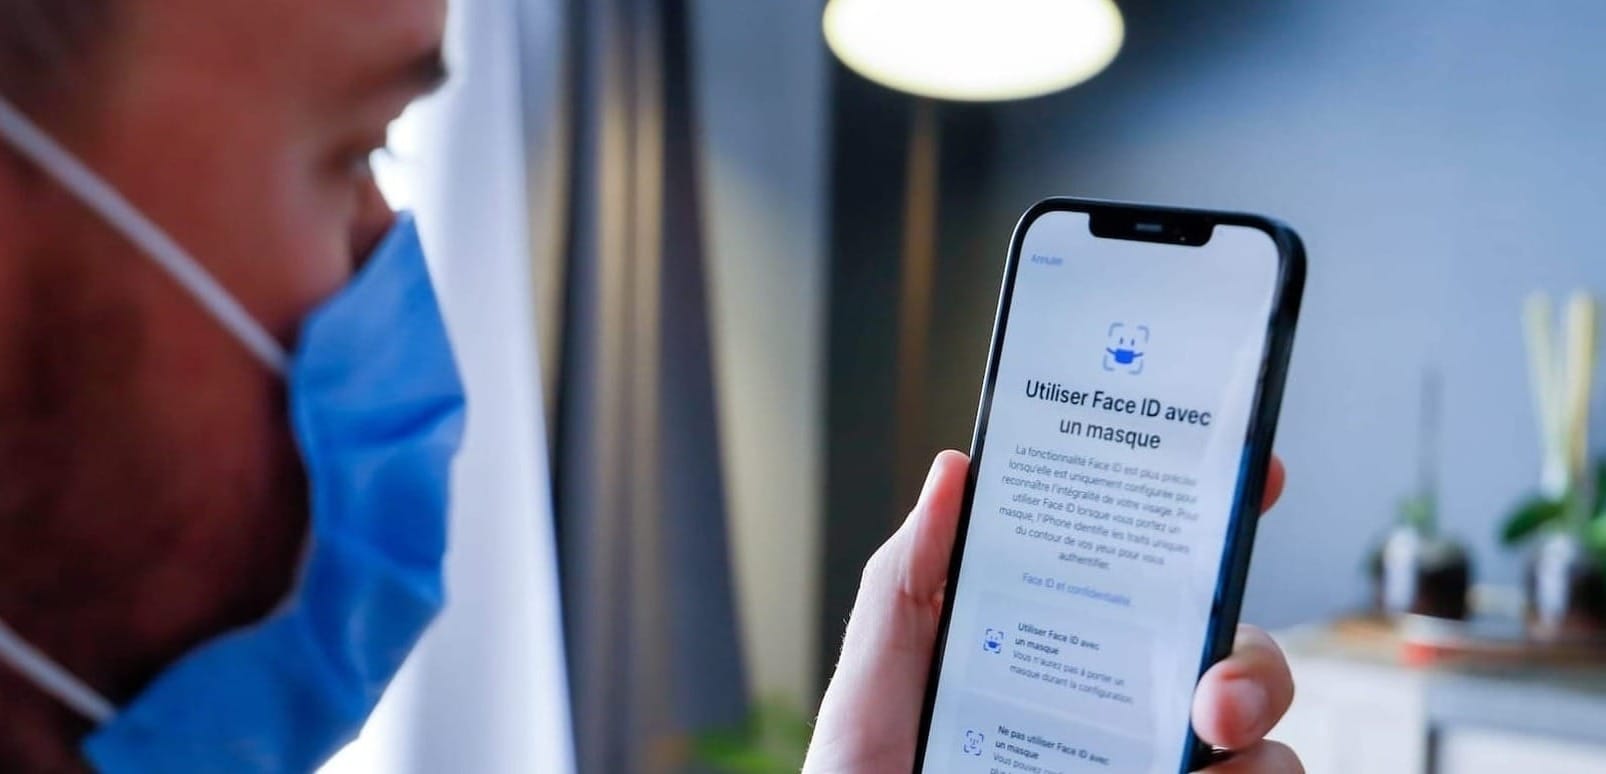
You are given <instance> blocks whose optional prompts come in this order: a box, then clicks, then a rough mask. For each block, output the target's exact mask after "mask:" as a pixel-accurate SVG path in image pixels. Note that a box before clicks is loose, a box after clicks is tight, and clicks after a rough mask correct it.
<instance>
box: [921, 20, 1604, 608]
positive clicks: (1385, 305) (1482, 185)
mask: <svg viewBox="0 0 1606 774" xmlns="http://www.w3.org/2000/svg"><path fill="white" fill-rule="evenodd" d="M1122 8H1123V10H1125V11H1126V13H1127V16H1128V21H1129V39H1128V44H1127V47H1126V49H1125V50H1124V51H1123V52H1122V54H1121V58H1120V59H1118V60H1117V63H1116V65H1115V66H1114V67H1112V68H1111V70H1110V71H1108V72H1107V73H1106V74H1104V75H1102V76H1100V77H1099V78H1097V79H1095V80H1094V81H1092V82H1090V83H1088V84H1085V85H1083V86H1081V87H1078V88H1076V89H1073V90H1071V91H1070V92H1067V93H1064V94H1062V95H1058V96H1054V97H1049V98H1045V99H1041V100H1035V101H1030V102H1024V103H1016V104H1011V105H1006V106H1001V107H999V108H997V109H995V110H994V119H995V123H994V129H995V131H996V137H995V140H994V143H993V150H992V152H993V153H994V154H995V155H996V164H995V165H993V171H992V174H991V183H990V185H988V186H987V187H986V193H985V194H984V195H982V196H981V197H979V201H978V202H977V208H978V209H977V210H976V211H975V212H974V213H967V214H962V215H959V216H956V218H958V219H959V220H960V221H961V222H963V223H964V224H965V225H964V228H965V233H963V234H958V235H952V229H951V228H950V229H948V230H947V231H948V233H950V234H951V235H952V236H951V238H950V240H949V242H948V244H949V250H950V251H959V252H960V253H961V255H960V256H957V257H956V256H953V255H950V257H949V258H947V259H946V260H947V262H948V263H949V264H950V268H949V269H948V270H947V271H948V274H947V276H948V281H949V284H950V290H949V291H948V293H949V295H950V297H951V301H952V303H950V304H948V305H947V306H946V309H948V310H949V312H950V313H951V314H952V315H953V319H952V320H950V321H949V322H947V323H946V324H947V325H948V326H949V327H950V329H951V330H952V331H953V332H954V333H953V335H952V336H951V337H950V340H951V341H952V343H953V345H954V346H955V348H956V349H955V351H956V352H958V353H962V354H972V353H973V355H974V356H973V357H956V358H954V359H953V360H952V364H951V365H948V364H944V363H939V364H938V365H937V368H938V369H946V379H945V381H944V386H943V387H942V390H943V393H944V394H943V396H942V398H941V399H942V400H943V401H945V403H944V405H946V406H947V407H949V409H950V410H951V411H954V412H959V413H961V414H967V413H968V412H969V411H970V410H971V409H969V407H970V406H973V405H974V404H973V403H972V401H973V400H974V396H975V394H976V392H975V389H976V385H977V383H978V380H979V363H980V362H981V355H982V353H983V352H984V347H985V341H986V331H987V326H988V323H989V320H990V317H991V313H992V305H993V302H994V295H993V294H994V292H995V288H996V282H997V271H998V266H999V263H998V262H999V261H1000V259H1001V257H1002V251H1003V248H1004V247H1005V240H1006V238H1007V236H1008V233H1009V230H1010V228H1011V227H1012V226H1013V224H1014V221H1015V219H1016V218H1017V217H1018V215H1019V213H1020V212H1021V211H1023V210H1024V209H1025V208H1026V206H1027V205H1029V204H1030V203H1031V202H1032V201H1033V200H1035V199H1038V198H1040V197H1042V196H1045V195H1049V194H1073V195H1083V196H1094V197H1108V198H1122V199H1136V200H1144V201H1157V202H1165V203H1174V204H1186V205H1195V206H1208V207H1222V208H1234V209H1246V210H1253V211H1260V212H1266V213H1269V214H1273V215H1275V216H1277V217H1280V218H1282V219H1284V220H1286V221H1287V222H1288V223H1290V224H1291V225H1293V226H1294V227H1295V229H1297V230H1298V231H1300V232H1301V234H1302V235H1303V236H1304V238H1305V242H1306V247H1307V249H1308V251H1309V254H1310V278H1309V285H1308V289H1307V292H1306V297H1305V311H1304V315H1303V318H1302V321H1301V326H1300V331H1299V334H1298V342H1297V345H1296V349H1295V353H1294V361H1293V371H1292V375H1291V378H1290V380H1289V385H1288V398H1287V402H1286V404H1285V408H1284V412H1283V420H1282V424H1281V428H1280V433H1279V438H1278V448H1279V451H1280V453H1281V454H1282V455H1283V457H1284V458H1285V459H1286V460H1287V462H1288V467H1289V470H1290V482H1289V485H1288V490H1287V494H1286V495H1285V496H1284V498H1283V502H1282V504H1281V505H1280V506H1279V507H1278V509H1277V511H1276V514H1275V516H1274V517H1273V518H1271V519H1270V520H1269V521H1268V522H1267V523H1266V525H1265V526H1264V528H1263V529H1262V530H1261V533H1260V535H1261V537H1260V541H1259V546H1258V547H1257V550H1256V553H1255V567H1254V570H1253V572H1252V573H1251V576H1250V577H1251V582H1250V594H1249V599H1248V602H1247V607H1246V611H1245V617H1246V618H1248V619H1252V620H1255V621H1257V622H1260V623H1264V624H1271V625H1282V624H1287V623H1290V622H1294V621H1299V620H1307V619H1312V618H1316V617H1319V616H1322V615H1324V614H1328V613H1332V612H1335V611H1338V610H1340V609H1343V608H1344V607H1346V606H1347V605H1350V604H1353V603H1354V602H1356V601H1358V600H1359V599H1360V598H1361V597H1362V590H1363V588H1364V586H1363V578H1362V575H1361V573H1360V564H1361V557H1362V555H1363V552H1364V551H1365V549H1366V547H1367V546H1368V545H1369V543H1370V541H1371V540H1372V539H1373V538H1374V537H1375V536H1376V535H1377V534H1378V533H1379V532H1380V531H1381V530H1382V529H1383V528H1384V526H1385V524H1386V523H1387V522H1388V520H1389V519H1390V518H1391V515H1392V513H1393V511H1394V507H1395V504H1396V502H1397V500H1398V499H1399V498H1400V497H1401V496H1402V495H1403V494H1405V493H1406V491H1407V490H1408V488H1409V487H1410V486H1411V485H1412V484H1413V482H1414V480H1415V473H1414V469H1415V462H1414V460H1415V455H1416V453H1417V443H1418V439H1417V438H1416V435H1415V430H1414V429H1415V428H1416V427H1417V423H1418V413H1419V412H1418V392H1417V390H1418V383H1419V378H1420V374H1421V369H1422V368H1423V366H1425V365H1429V364H1434V365H1437V366H1439V367H1441V368H1442V369H1443V373H1444V376H1445V399H1444V414H1443V422H1444V434H1443V443H1442V447H1443V452H1444V453H1443V466H1442V481H1443V483H1444V486H1443V492H1442V504H1443V507H1444V516H1445V520H1446V521H1447V522H1448V526H1449V527H1450V529H1452V530H1454V531H1456V532H1459V533H1461V534H1462V535H1464V536H1466V537H1467V538H1469V539H1470V542H1471V543H1472V545H1473V548H1474V552H1475V561H1476V562H1477V565H1478V566H1477V572H1478V576H1479V578H1480V579H1483V580H1494V581H1503V582H1513V581H1515V580H1517V579H1518V577H1519V573H1520V567H1521V561H1520V559H1519V558H1516V557H1513V556H1511V555H1509V554H1507V553H1505V552H1503V551H1502V550H1500V549H1499V547H1498V546H1497V544H1496V542H1495V539H1494V533H1495V531H1496V529H1497V527H1498V525H1499V523H1500V521H1501V519H1502V518H1503V515H1504V513H1505V511H1506V510H1507V508H1508V507H1509V506H1510V505H1511V504H1512V503H1513V502H1514V501H1515V500H1516V499H1517V498H1518V497H1519V496H1520V495H1521V494H1523V493H1524V492H1525V491H1526V490H1528V489H1529V488H1530V487H1531V486H1532V485H1533V484H1534V482H1535V480H1536V476H1537V467H1538V463H1537V446H1538V442H1537V438H1536V433H1535V430H1534V426H1533V421H1532V419H1531V416H1532V412H1531V408H1530V398H1529V393H1528V388H1527V378H1526V367H1525V360H1524V357H1525V354H1524V350H1523V343H1522V338H1521V329H1520V325H1519V319H1518V310H1519V304H1520V302H1521V298H1522V296H1523V295H1524V294H1525V293H1526V292H1528V291H1529V290H1531V289H1534V288H1546V289H1550V290H1552V291H1559V290H1562V289H1565V288H1569V287H1572V286H1576V285H1588V286H1591V287H1593V288H1594V289H1596V290H1597V291H1606V258H1603V257H1602V255H1601V253H1602V252H1603V250H1602V244H1601V240H1600V239H1599V232H1600V229H1601V228H1602V225H1601V224H1602V219H1601V212H1602V209H1603V206H1606V89H1603V88H1602V85H1603V75H1606V46H1603V45H1602V42H1603V40H1606V4H1600V3H1590V2H1570V3H1561V2H1535V3H1511V2H1497V1H1495V0H1476V2H1466V3H1456V4H1445V3H1442V2H1429V1H1428V0H1354V1H1353V2H1346V3H1299V2H1283V3H1277V4H1271V3H1248V2H1242V1H1241V0H1240V1H1229V2H1224V3H1220V4H1190V3H1142V2H1124V3H1122ZM946 216H947V213H945V217H946ZM978 232H979V233H984V234H985V235H986V239H985V242H984V243H982V244H978V239H977V237H976V236H975V235H976V234H977V233H978ZM956 264H957V265H956ZM966 284H968V285H969V287H968V288H966V287H965V285H966ZM954 287H959V288H960V290H957V291H956V290H954V289H953V288H954ZM1600 393H1601V390H1598V389H1597V390H1596V395H1597V401H1596V404H1597V406H1599V405H1600V404H1601V401H1600V400H1599V399H1598V396H1599V395H1600ZM1600 413H1602V412H1600V411H1597V416H1599V414H1600ZM968 423H969V416H968V415H966V416H964V417H963V420H962V421H961V422H958V423H956V427H968ZM1593 424H1594V427H1595V429H1596V433H1595V435H1596V437H1597V438H1599V437H1601V432H1602V431H1603V430H1606V422H1602V421H1600V419H1597V420H1596V421H1595V422H1594V423H1593ZM950 435H958V438H957V439H956V440H952V441H951V442H955V443H957V442H962V440H963V438H964V436H963V435H960V434H958V433H950ZM1595 446H1596V447H1597V448H1600V447H1601V446H1602V444H1599V443H1597V444H1595Z"/></svg>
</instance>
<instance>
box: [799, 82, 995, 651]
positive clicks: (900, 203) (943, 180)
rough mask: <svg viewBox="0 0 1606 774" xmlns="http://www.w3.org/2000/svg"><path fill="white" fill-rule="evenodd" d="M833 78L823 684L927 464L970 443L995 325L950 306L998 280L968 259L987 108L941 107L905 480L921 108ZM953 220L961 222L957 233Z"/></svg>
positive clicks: (987, 135)
mask: <svg viewBox="0 0 1606 774" xmlns="http://www.w3.org/2000/svg"><path fill="white" fill-rule="evenodd" d="M832 78H833V85H834V89H835V93H834V98H833V111H834V112H833V116H832V121H831V127H832V143H833V152H832V159H831V181H830V189H829V190H830V197H831V199H830V209H829V212H830V236H829V245H830V256H831V258H830V278H829V290H830V304H829V309H828V316H829V320H828V326H829V330H828V334H827V335H828V339H827V347H828V351H827V367H828V374H827V383H826V496H825V520H826V523H825V572H824V576H823V579H824V588H823V595H824V596H823V603H822V605H821V612H822V620H821V626H820V637H821V640H820V658H821V667H822V668H821V671H820V674H821V676H822V679H824V678H828V677H829V676H830V674H831V672H832V670H833V669H834V667H835V664H836V657H837V652H838V650H839V649H840V647H841V642H842V633H843V628H844V624H845V623H846V621H847V617H848V614H849V612H850V611H851V610H852V608H853V599H854V595H855V594H856V592H857V590H858V585H859V577H860V573H861V570H862V569H863V567H864V563H865V561H866V560H867V559H868V558H869V556H870V554H871V553H872V552H874V550H875V549H876V547H877V546H879V545H880V544H881V542H882V541H883V540H885V539H886V537H887V535H889V534H891V532H892V530H893V529H895V528H896V526H897V525H898V523H899V522H901V521H902V519H903V517H904V515H905V514H906V513H907V512H908V509H909V507H910V505H912V504H913V503H914V500H915V497H916V495H917V494H918V490H919V487H920V483H921V480H922V479H923V473H924V464H925V462H926V461H928V460H929V459H930V458H931V456H932V455H934V454H935V453H936V452H937V451H938V450H939V449H942V448H947V447H957V448H961V449H962V448H965V447H966V445H967V443H968V440H969V437H970V436H969V433H970V424H971V420H972V419H973V418H974V406H975V403H974V402H975V396H976V394H977V393H976V390H977V389H978V387H977V386H978V385H979V384H980V378H981V368H982V365H983V364H984V361H985V358H986V341H987V334H988V331H989V329H990V328H989V326H988V324H987V321H986V320H982V321H981V322H980V323H977V322H976V321H974V320H970V319H955V317H954V316H953V315H952V314H951V313H950V309H949V306H950V304H951V303H952V302H953V301H954V300H955V299H957V298H963V297H966V296H968V294H970V293H971V292H972V291H973V288H974V286H975V285H976V284H978V283H983V284H986V283H991V284H992V285H993V286H996V281H997V280H996V277H994V278H984V279H977V276H978V272H976V271H974V270H973V266H974V261H973V260H971V259H970V258H969V256H970V254H971V253H973V252H974V250H975V249H976V245H978V244H989V243H990V241H989V239H988V238H987V237H988V236H989V235H988V234H985V233H983V234H973V233H972V232H973V231H976V230H977V221H976V219H974V218H971V217H969V216H968V215H965V213H969V212H971V211H973V210H974V209H976V207H975V206H974V203H975V201H976V200H977V199H978V198H979V197H981V196H982V195H983V194H982V191H981V190H980V189H981V188H982V185H981V183H982V182H983V181H984V173H985V170H986V169H987V164H988V160H989V158H990V150H989V148H990V142H991V119H990V116H989V114H988V112H987V110H986V108H982V107H974V106H956V105H952V104H944V103H938V104H934V105H931V108H932V109H933V110H934V112H935V119H936V122H937V124H938V127H937V129H936V131H934V132H932V133H931V134H932V135H933V136H934V137H935V138H936V139H937V141H938V142H939V143H940V147H939V149H938V158H939V163H938V184H937V189H938V206H937V216H936V234H935V239H936V251H935V259H936V260H935V266H934V267H933V268H934V274H933V275H932V276H931V278H930V279H931V286H930V289H929V290H930V297H929V298H928V299H927V303H926V304H925V306H927V308H928V309H929V313H927V314H926V315H924V316H925V317H926V318H927V319H928V323H927V330H926V332H927V333H928V334H929V335H928V338H927V341H928V342H929V345H928V346H927V347H926V348H925V353H924V356H923V357H922V358H921V363H920V364H919V367H920V369H921V373H919V374H918V375H917V378H918V379H919V380H920V381H921V382H923V385H924V386H923V388H922V390H921V392H920V395H919V396H918V397H919V401H918V405H917V406H916V407H915V408H916V409H917V411H918V414H919V416H917V417H914V420H915V422H916V424H917V427H916V428H915V429H914V431H913V432H911V433H910V434H909V435H908V437H907V438H906V441H905V442H906V443H907V444H908V448H909V449H910V452H909V453H910V454H911V455H912V456H913V457H914V458H915V459H917V460H919V461H918V462H917V463H916V465H917V466H920V467H921V471H920V475H914V476H906V477H905V478H907V479H908V480H900V472H899V466H900V461H899V458H898V453H899V443H898V441H899V435H898V433H899V427H898V422H899V418H900V414H901V413H902V412H901V411H900V408H901V407H900V406H899V404H898V400H897V385H898V358H899V355H900V352H901V351H902V342H900V341H899V333H898V324H899V313H900V309H899V288H900V282H901V279H902V278H901V276H900V264H901V260H900V258H901V255H902V252H903V250H904V248H905V242H906V239H907V238H906V236H905V234H904V230H905V229H904V226H905V224H904V217H905V213H906V203H907V199H908V197H907V196H906V193H907V192H906V181H907V180H908V179H909V177H908V171H909V170H908V166H907V162H908V159H909V150H910V138H911V130H912V117H913V115H914V113H913V109H914V106H915V104H916V103H915V102H914V99H913V98H912V97H909V96H906V95H902V94H898V93H895V92H892V91H889V90H887V89H884V88H882V87H879V86H876V85H874V84H871V83H869V82H868V81H866V80H864V79H863V78H860V77H859V76H857V75H854V74H853V73H851V72H849V71H847V70H846V69H845V68H843V67H842V66H841V65H838V64H833V72H832ZM952 213H961V216H960V217H959V218H957V219H955V220H954V222H949V221H950V217H951V215H952ZM1008 235H1009V232H1008V229H1007V227H1006V228H1005V229H1004V230H1003V231H1001V232H1000V233H998V234H996V235H992V236H995V237H996V242H997V244H998V245H999V246H1000V247H999V249H1002V245H1004V243H1005V242H1006V241H1007V239H1008ZM956 256H958V257H956ZM980 274H985V272H980ZM978 336H979V337H980V338H979V342H980V343H977V337H978Z"/></svg>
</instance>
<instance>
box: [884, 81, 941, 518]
mask: <svg viewBox="0 0 1606 774" xmlns="http://www.w3.org/2000/svg"><path fill="white" fill-rule="evenodd" d="M936 112H937V110H936V103H935V101H934V100H931V99H928V98H925V97H916V98H915V99H914V102H913V105H912V107H911V110H910V131H909V152H908V157H907V159H906V161H905V168H904V205H903V245H902V255H901V257H900V261H899V277H898V374H897V384H896V392H895V399H896V400H897V407H896V409H895V410H896V425H897V440H896V444H897V446H896V450H895V454H896V457H895V459H896V463H895V464H896V465H897V472H896V475H897V478H896V481H897V487H898V490H897V496H898V502H913V497H914V496H915V495H916V494H917V493H918V492H919V491H920V486H921V483H922V481H923V480H924V478H925V474H924V471H925V468H926V462H927V461H926V459H925V457H926V452H927V449H926V445H927V442H928V440H929V439H928V434H927V432H926V429H927V421H926V391H927V384H926V382H927V379H926V375H927V373H928V371H929V366H930V356H931V352H930V350H931V307H932V290H933V286H934V284H935V275H936V265H937V207H938V199H939V189H938V185H939V183H938V180H939V175H938V167H939V161H940V158H939V157H940V155H941V136H940V134H939V127H938V125H937V115H936ZM893 518H895V519H896V518H898V516H897V514H896V512H894V514H893Z"/></svg>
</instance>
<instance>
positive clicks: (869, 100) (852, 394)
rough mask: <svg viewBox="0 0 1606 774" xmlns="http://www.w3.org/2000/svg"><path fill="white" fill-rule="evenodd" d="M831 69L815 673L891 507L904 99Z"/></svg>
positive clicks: (838, 640) (829, 657)
mask: <svg viewBox="0 0 1606 774" xmlns="http://www.w3.org/2000/svg"><path fill="white" fill-rule="evenodd" d="M831 67H832V73H831V79H832V88H833V89H834V94H833V114H832V117H831V143H832V149H833V150H832V158H831V178H830V184H829V185H830V188H829V195H830V205H829V209H828V212H829V218H830V221H829V223H830V225H829V229H830V236H829V239H828V242H827V244H828V245H829V250H830V259H829V263H828V266H829V271H830V277H829V280H828V289H829V294H830V302H829V307H828V311H827V315H828V322H827V326H828V330H827V334H826V335H827V340H826V347H827V353H826V363H827V373H826V399H825V403H826V461H825V489H826V491H825V500H824V502H825V531H824V535H825V557H824V560H825V566H824V573H823V575H822V578H823V580H824V589H823V600H822V605H821V614H822V621H821V626H820V658H821V669H820V670H819V674H820V675H821V678H822V680H823V679H826V678H829V676H830V675H831V673H832V672H833V671H834V670H835V667H836V656H837V651H838V650H839V649H840V647H841V644H842V632H843V625H844V623H845V622H846V620H847V615H848V612H849V611H850V610H851V609H852V607H853V597H854V593H855V592H856V591H857V589H858V585H859V574H860V571H861V569H862V568H863V567H864V561H865V559H867V558H868V557H869V556H870V553H871V552H872V551H874V550H875V547H876V546H877V545H878V544H880V542H881V540H882V539H883V538H884V537H885V536H886V535H887V534H888V533H889V532H890V528H891V525H892V524H893V523H894V514H896V513H897V512H898V503H897V501H896V497H895V493H894V492H893V488H894V485H893V476H894V470H895V465H896V459H895V451H896V445H895V441H896V438H897V428H896V426H895V421H896V419H895V417H896V411H895V409H896V406H894V405H893V402H894V397H893V396H894V392H895V390H896V365H897V355H898V352H897V324H898V315H897V307H896V299H897V293H898V253H899V249H900V248H901V245H900V234H901V226H900V218H901V213H902V208H903V175H904V159H905V155H906V153H907V136H908V131H909V102H908V100H907V99H905V98H903V97H900V96H898V95H896V94H893V93H891V92H889V91H887V90H885V89H882V88H880V87H878V86H875V85H873V84H871V83H869V82H867V81H865V80H864V79H862V78H860V77H858V76H856V75H854V74H852V73H851V72H849V71H847V70H846V68H844V67H842V65H840V64H838V63H835V62H833V63H832V65H831Z"/></svg>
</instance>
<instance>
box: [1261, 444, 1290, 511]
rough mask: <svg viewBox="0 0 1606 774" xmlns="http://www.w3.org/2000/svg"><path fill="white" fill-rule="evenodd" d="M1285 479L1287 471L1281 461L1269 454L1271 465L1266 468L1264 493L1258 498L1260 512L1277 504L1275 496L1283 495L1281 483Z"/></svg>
mask: <svg viewBox="0 0 1606 774" xmlns="http://www.w3.org/2000/svg"><path fill="white" fill-rule="evenodd" d="M1287 481H1288V471H1287V470H1285V469H1284V468H1283V461H1282V460H1281V459H1279V458H1278V457H1277V455H1275V454H1273V455H1271V465H1270V466H1269V467H1267V468H1266V494H1265V496H1263V497H1262V498H1261V500H1260V510H1261V512H1262V513H1264V512H1266V511H1269V510H1271V507H1272V506H1273V505H1276V504H1277V498H1279V497H1282V496H1283V484H1285V483H1287Z"/></svg>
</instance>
